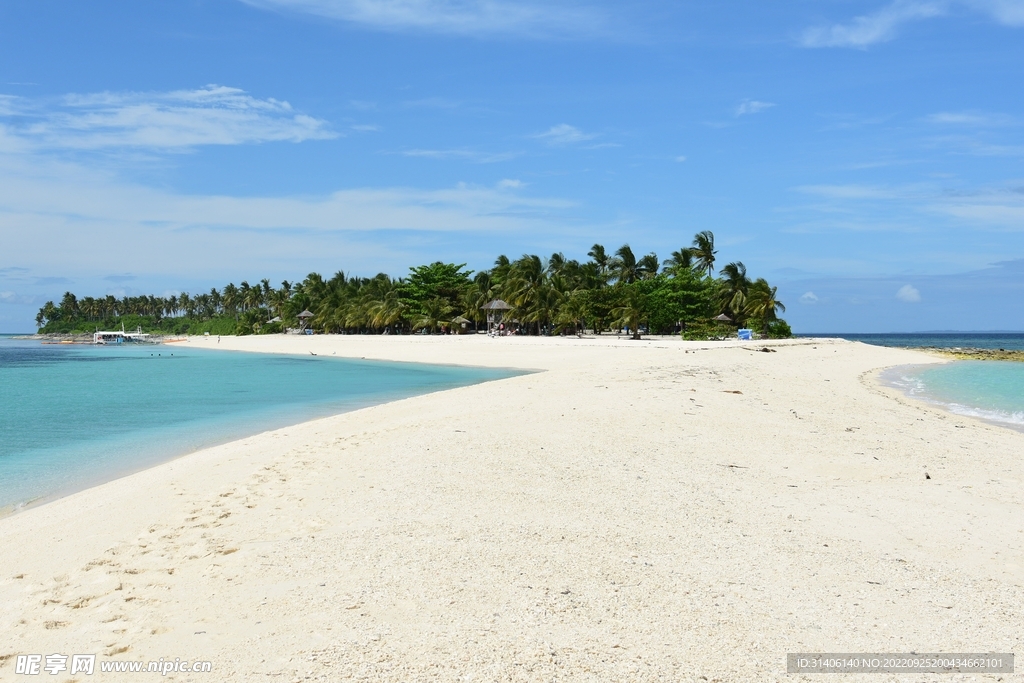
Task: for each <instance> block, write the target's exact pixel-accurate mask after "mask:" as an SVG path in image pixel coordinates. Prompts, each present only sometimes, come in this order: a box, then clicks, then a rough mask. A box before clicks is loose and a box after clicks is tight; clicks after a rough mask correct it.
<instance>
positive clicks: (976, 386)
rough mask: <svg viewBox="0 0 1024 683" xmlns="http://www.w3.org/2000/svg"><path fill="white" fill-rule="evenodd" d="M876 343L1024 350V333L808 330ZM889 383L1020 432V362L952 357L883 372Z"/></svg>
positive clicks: (1023, 376) (1023, 420) (1023, 377)
mask: <svg viewBox="0 0 1024 683" xmlns="http://www.w3.org/2000/svg"><path fill="white" fill-rule="evenodd" d="M801 336H806V337H840V338H842V339H848V340H850V341H859V342H863V343H865V344H874V345H876V346H903V347H911V348H914V347H917V348H920V347H936V348H946V349H952V348H958V347H959V348H976V349H1005V350H1007V351H1010V350H1013V351H1022V350H1024V332H915V333H892V334H810V335H801ZM882 378H883V380H884V381H886V382H887V383H888V384H890V385H892V386H895V387H897V388H899V389H902V390H903V391H904V392H906V393H907V394H908V395H910V396H912V397H914V398H917V399H921V400H924V401H928V402H930V403H933V404H935V405H937V406H940V407H942V408H945V409H946V410H949V411H951V412H954V413H957V414H959V415H968V416H971V417H977V418H981V419H984V420H988V421H989V422H992V423H995V424H999V425H1003V426H1005V427H1011V428H1013V429H1019V430H1021V431H1024V363H1015V362H1011V361H966V360H965V361H955V362H952V363H947V364H945V365H939V366H932V365H929V366H907V367H900V368H893V369H890V370H887V371H886V372H885V373H883V375H882Z"/></svg>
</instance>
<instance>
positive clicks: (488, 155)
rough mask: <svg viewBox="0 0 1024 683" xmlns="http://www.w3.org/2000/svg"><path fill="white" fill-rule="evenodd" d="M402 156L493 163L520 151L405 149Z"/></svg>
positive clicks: (509, 157)
mask: <svg viewBox="0 0 1024 683" xmlns="http://www.w3.org/2000/svg"><path fill="white" fill-rule="evenodd" d="M401 154H402V156H407V157H420V158H424V159H461V160H463V161H472V162H474V163H477V164H495V163H498V162H500V161H508V160H509V159H515V158H516V157H518V156H520V155H521V152H479V151H476V150H472V149H407V150H404V151H403V152H401Z"/></svg>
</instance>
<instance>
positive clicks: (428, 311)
mask: <svg viewBox="0 0 1024 683" xmlns="http://www.w3.org/2000/svg"><path fill="white" fill-rule="evenodd" d="M421 306H422V308H423V313H421V314H420V315H418V316H416V318H415V319H414V320H413V323H412V328H413V329H414V330H422V329H424V328H429V329H430V332H431V334H433V333H435V332H437V328H438V327H440V326H441V325H443V324H445V323H448V322H449V316H451V314H452V307H451V305H449V303H448V302H447V301H445V300H444V299H442V298H440V297H436V298H434V299H428V300H427V301H424V302H423V303H422V304H421Z"/></svg>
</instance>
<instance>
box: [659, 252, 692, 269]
mask: <svg viewBox="0 0 1024 683" xmlns="http://www.w3.org/2000/svg"><path fill="white" fill-rule="evenodd" d="M662 265H663V266H664V267H665V272H667V273H678V272H679V271H682V270H690V269H691V268H693V251H691V250H690V249H686V248H685V247H684V248H683V249H679V250H678V251H673V252H672V256H670V257H669V258H667V259H665V261H664V263H662Z"/></svg>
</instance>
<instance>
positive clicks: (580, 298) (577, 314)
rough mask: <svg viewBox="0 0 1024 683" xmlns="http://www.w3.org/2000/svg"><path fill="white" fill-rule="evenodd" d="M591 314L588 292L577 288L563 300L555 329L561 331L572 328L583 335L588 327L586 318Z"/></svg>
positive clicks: (577, 333) (556, 317)
mask: <svg viewBox="0 0 1024 683" xmlns="http://www.w3.org/2000/svg"><path fill="white" fill-rule="evenodd" d="M589 315H590V302H589V301H588V300H587V295H586V292H584V291H582V290H577V291H575V292H573V293H572V294H570V295H569V297H568V298H567V299H565V300H564V301H563V302H562V305H561V307H560V308H559V309H558V315H556V316H555V325H556V327H555V329H556V330H557V331H559V332H564V331H565V330H568V329H572V331H573V332H575V333H576V335H577V336H580V337H581V336H583V330H585V329H586V319H587V316H589Z"/></svg>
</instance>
